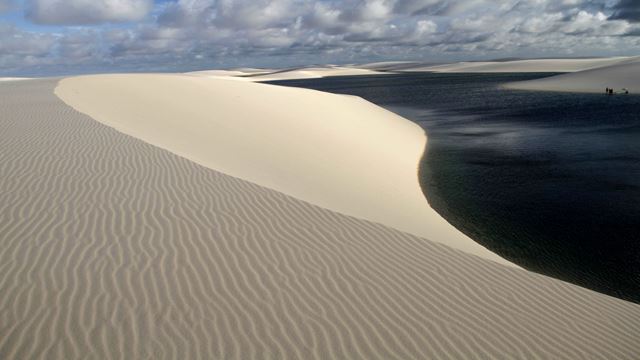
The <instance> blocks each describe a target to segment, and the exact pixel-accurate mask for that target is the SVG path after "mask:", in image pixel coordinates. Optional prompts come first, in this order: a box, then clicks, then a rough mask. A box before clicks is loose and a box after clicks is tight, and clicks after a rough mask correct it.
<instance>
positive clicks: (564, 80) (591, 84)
mask: <svg viewBox="0 0 640 360" xmlns="http://www.w3.org/2000/svg"><path fill="white" fill-rule="evenodd" d="M505 87H507V88H511V89H522V90H548V91H571V92H587V93H603V94H604V92H605V88H607V87H609V88H613V89H614V91H616V92H618V93H620V92H623V91H624V90H623V89H626V90H628V91H629V93H630V94H635V95H638V94H640V57H634V58H631V59H629V60H628V61H625V62H622V63H619V64H615V65H611V66H605V67H601V68H596V69H591V70H585V71H580V72H576V73H571V74H563V75H557V76H552V77H548V78H543V79H538V80H531V81H521V82H514V83H510V84H506V85H505Z"/></svg>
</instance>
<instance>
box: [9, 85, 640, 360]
mask: <svg viewBox="0 0 640 360" xmlns="http://www.w3.org/2000/svg"><path fill="white" fill-rule="evenodd" d="M55 86H56V82H55V81H50V80H47V81H41V80H34V81H29V82H16V83H6V84H2V85H0V99H1V101H0V112H1V113H2V114H3V116H2V117H0V294H2V296H1V297H0V358H2V359H38V358H43V359H44V358H46V359H74V358H82V359H87V358H95V359H111V358H113V359H116V358H117V359H147V358H153V359H157V358H176V359H194V358H206V359H251V358H261V359H263V358H277V359H283V358H297V359H312V358H318V359H327V358H339V359H358V358H362V359H376V358H380V359H412V358H421V359H424V358H458V359H469V358H509V359H517V358H522V359H525V358H527V359H530V358H542V359H551V358H552V359H586V358H603V359H612V358H620V359H632V358H634V357H636V356H637V354H638V353H639V352H640V306H638V305H636V304H632V303H628V302H625V301H622V300H618V299H614V298H611V297H608V296H605V295H601V294H598V293H595V292H592V291H589V290H585V289H582V288H578V287H576V286H573V285H570V284H566V283H563V282H560V281H557V280H553V279H550V278H546V277H543V276H539V275H535V274H531V273H528V272H526V271H523V270H520V269H514V268H509V267H505V266H501V265H499V264H496V263H494V262H491V261H487V260H484V259H481V258H479V257H476V256H471V255H468V254H466V253H463V252H459V251H456V250H452V249H450V248H448V247H446V246H443V245H440V244H436V243H432V242H430V241H428V240H424V239H420V238H416V237H414V236H411V235H408V234H405V233H402V232H398V231H395V230H392V229H390V228H388V227H385V226H382V225H379V224H375V223H371V222H367V221H363V220H357V219H355V218H352V217H347V216H344V215H339V214H337V213H335V212H332V211H328V210H324V209H322V208H319V207H316V206H313V205H310V204H308V203H305V202H301V201H298V200H296V199H293V198H291V197H288V196H286V195H283V194H281V193H278V192H275V191H273V190H269V189H266V188H264V187H260V186H257V185H254V184H251V183H249V182H246V181H243V180H240V179H238V178H234V177H230V176H227V175H224V174H221V173H219V172H216V171H213V170H211V169H207V168H205V167H202V166H198V165H197V164H195V163H194V162H191V161H189V160H187V159H185V158H183V157H179V156H176V155H174V154H172V153H170V152H168V151H165V150H162V149H160V148H158V147H155V146H152V145H150V144H147V143H145V142H143V141H140V140H138V139H136V138H134V137H130V136H126V135H125V134H122V133H120V132H117V131H115V130H113V129H111V128H109V127H107V126H104V125H102V124H100V123H99V122H97V121H94V120H93V119H91V118H89V117H87V116H85V115H83V114H81V113H79V112H77V111H75V110H73V109H72V108H70V107H68V106H67V105H65V104H64V103H63V102H62V101H60V100H59V99H58V98H57V97H56V96H54V95H53V89H54V87H55Z"/></svg>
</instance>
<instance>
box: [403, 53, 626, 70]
mask: <svg viewBox="0 0 640 360" xmlns="http://www.w3.org/2000/svg"><path fill="white" fill-rule="evenodd" d="M632 59H633V58H630V57H613V58H589V59H532V60H514V61H484V62H459V63H453V64H444V65H436V66H427V67H416V68H410V69H403V71H414V72H420V71H423V72H442V73H465V72H466V73H483V72H484V73H494V72H498V73H499V72H514V73H515V72H575V71H583V70H588V69H594V68H599V67H603V66H610V65H614V64H619V63H624V62H626V61H629V60H632Z"/></svg>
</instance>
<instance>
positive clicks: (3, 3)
mask: <svg viewBox="0 0 640 360" xmlns="http://www.w3.org/2000/svg"><path fill="white" fill-rule="evenodd" d="M12 7H13V0H0V13H3V12H5V11H8V10H9V9H11V8H12Z"/></svg>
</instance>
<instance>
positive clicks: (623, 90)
mask: <svg viewBox="0 0 640 360" xmlns="http://www.w3.org/2000/svg"><path fill="white" fill-rule="evenodd" d="M622 92H623V93H624V94H625V95H628V94H629V90H627V89H622ZM605 93H606V94H607V95H613V88H607V89H606V90H605Z"/></svg>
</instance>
